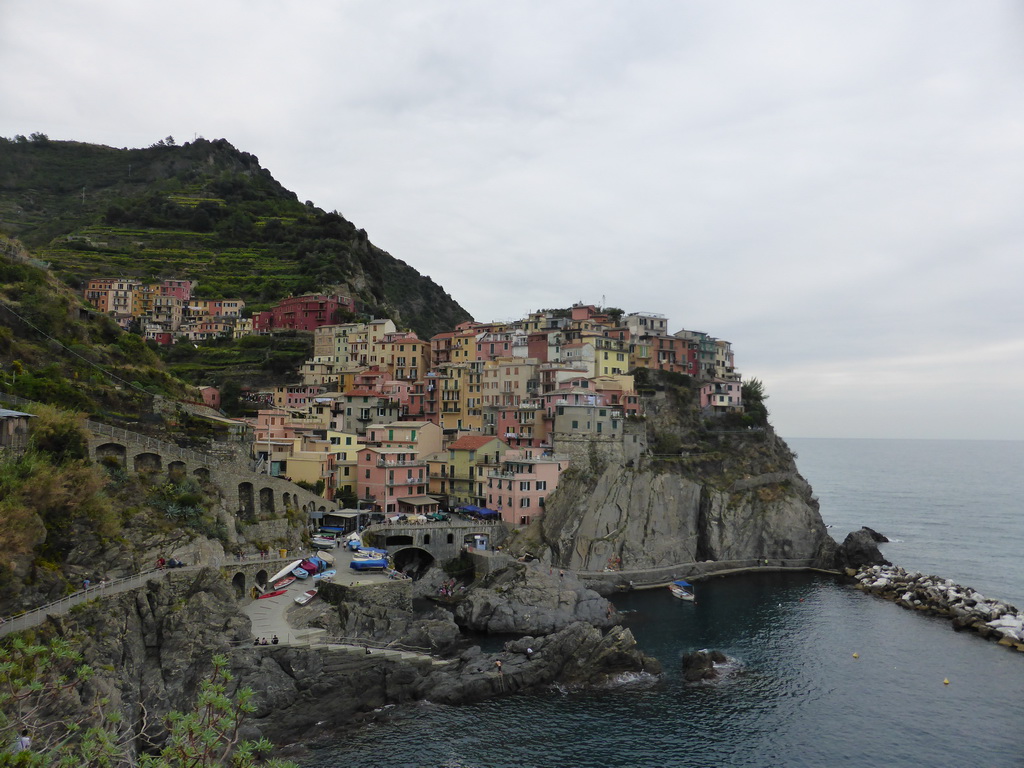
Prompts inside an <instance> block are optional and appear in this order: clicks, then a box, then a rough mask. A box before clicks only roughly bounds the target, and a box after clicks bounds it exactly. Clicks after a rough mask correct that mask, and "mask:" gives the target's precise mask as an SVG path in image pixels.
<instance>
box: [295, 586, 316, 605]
mask: <svg viewBox="0 0 1024 768" xmlns="http://www.w3.org/2000/svg"><path fill="white" fill-rule="evenodd" d="M314 597H316V590H315V589H307V590H306V591H305V592H303V593H302V594H301V595H299V596H298V597H296V598H295V602H296V603H298V604H299V605H305V604H306V603H308V602H309V601H310V600H312V599H313V598H314Z"/></svg>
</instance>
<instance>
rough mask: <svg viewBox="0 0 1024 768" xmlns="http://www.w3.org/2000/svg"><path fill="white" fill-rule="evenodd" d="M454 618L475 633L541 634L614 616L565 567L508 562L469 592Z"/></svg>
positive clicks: (608, 622)
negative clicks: (508, 563)
mask: <svg viewBox="0 0 1024 768" xmlns="http://www.w3.org/2000/svg"><path fill="white" fill-rule="evenodd" d="M455 619H456V621H457V622H458V623H459V624H460V625H461V626H463V627H465V628H467V629H471V630H474V631H476V632H489V633H494V634H517V635H547V634H551V633H552V632H557V631H559V630H561V629H564V628H565V627H567V626H569V625H570V624H572V623H574V622H577V621H583V622H586V623H587V624H590V625H592V626H595V627H600V628H606V627H610V626H613V625H614V624H616V623H617V622H618V620H619V617H618V614H616V613H615V609H614V608H613V607H612V604H611V603H610V602H608V600H606V599H605V598H603V597H601V595H599V594H598V593H597V592H594V591H593V590H591V589H588V588H587V587H585V586H584V585H583V584H581V583H580V581H579V580H578V579H577V578H576V576H575V574H573V573H572V572H569V571H564V572H562V571H559V570H558V569H554V568H548V567H546V566H541V565H540V564H539V563H512V564H510V565H508V566H506V567H505V568H502V569H501V570H499V571H496V572H495V573H493V574H491V575H490V576H488V577H487V579H486V580H485V581H484V582H483V583H482V584H481V585H479V586H477V587H475V588H473V589H472V590H470V591H469V592H468V593H467V594H466V597H465V599H464V600H462V602H460V603H459V604H458V606H457V607H456V609H455Z"/></svg>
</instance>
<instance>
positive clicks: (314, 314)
mask: <svg viewBox="0 0 1024 768" xmlns="http://www.w3.org/2000/svg"><path fill="white" fill-rule="evenodd" d="M343 312H349V313H351V312H355V302H354V301H353V300H352V299H350V298H349V297H347V296H327V295H326V294H322V293H317V294H306V295H304V296H291V297H290V298H287V299H284V300H282V301H281V302H279V303H278V305H277V306H276V307H274V308H273V309H268V310H266V311H265V312H260V313H258V314H257V315H255V316H254V317H253V330H255V331H256V333H270V332H271V331H279V330H284V329H291V330H296V331H315V330H316V329H317V328H319V327H320V326H322V325H337V324H338V323H340V322H341V321H342V317H341V314H342V313H343Z"/></svg>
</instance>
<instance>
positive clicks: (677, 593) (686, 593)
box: [668, 579, 696, 602]
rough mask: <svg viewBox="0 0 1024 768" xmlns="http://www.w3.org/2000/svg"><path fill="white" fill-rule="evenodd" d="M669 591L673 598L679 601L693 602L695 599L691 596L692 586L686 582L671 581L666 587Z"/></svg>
mask: <svg viewBox="0 0 1024 768" xmlns="http://www.w3.org/2000/svg"><path fill="white" fill-rule="evenodd" d="M668 588H669V591H670V592H671V593H672V596H673V597H678V598H679V599H680V600H689V601H690V602H695V601H696V598H695V597H694V595H693V585H692V584H691V583H690V582H688V581H683V580H682V579H680V580H679V581H673V582H672V583H671V584H669V585H668Z"/></svg>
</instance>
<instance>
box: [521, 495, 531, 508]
mask: <svg viewBox="0 0 1024 768" xmlns="http://www.w3.org/2000/svg"><path fill="white" fill-rule="evenodd" d="M519 506H520V507H522V508H525V507H529V506H530V497H529V496H524V497H523V498H521V499H520V500H519Z"/></svg>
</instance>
